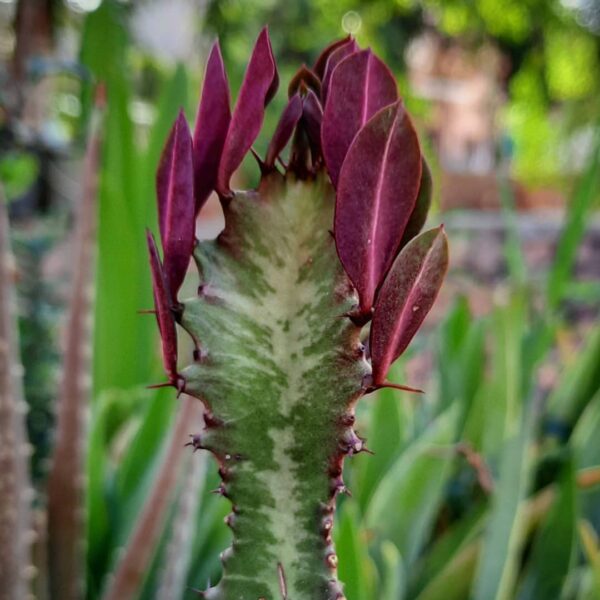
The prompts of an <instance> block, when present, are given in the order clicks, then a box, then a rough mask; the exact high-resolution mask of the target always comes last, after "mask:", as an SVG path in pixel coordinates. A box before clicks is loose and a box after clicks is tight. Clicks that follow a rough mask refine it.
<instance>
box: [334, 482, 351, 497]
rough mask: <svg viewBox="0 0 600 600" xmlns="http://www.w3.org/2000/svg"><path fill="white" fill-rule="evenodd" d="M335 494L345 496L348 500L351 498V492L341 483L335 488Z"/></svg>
mask: <svg viewBox="0 0 600 600" xmlns="http://www.w3.org/2000/svg"><path fill="white" fill-rule="evenodd" d="M335 492H336V494H346V496H348V498H352V492H351V491H350V490H349V489H348V488H347V487H346V486H345V485H344V484H343V483H342V484H340V485H337V486H336V488H335Z"/></svg>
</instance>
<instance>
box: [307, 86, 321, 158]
mask: <svg viewBox="0 0 600 600" xmlns="http://www.w3.org/2000/svg"><path fill="white" fill-rule="evenodd" d="M322 121H323V108H322V107H321V103H320V102H319V99H318V98H317V95H316V94H315V93H314V92H313V91H312V90H308V93H307V94H306V96H305V97H304V102H303V106H302V125H303V127H304V130H305V131H306V135H307V136H308V141H309V143H310V148H311V152H312V154H313V161H314V160H315V159H316V157H318V156H321V122H322Z"/></svg>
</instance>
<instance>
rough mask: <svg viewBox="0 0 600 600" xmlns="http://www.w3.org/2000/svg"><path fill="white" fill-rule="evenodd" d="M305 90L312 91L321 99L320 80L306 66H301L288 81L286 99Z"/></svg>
mask: <svg viewBox="0 0 600 600" xmlns="http://www.w3.org/2000/svg"><path fill="white" fill-rule="evenodd" d="M306 90H312V91H313V92H314V93H315V94H317V96H318V97H321V80H320V79H319V77H318V76H317V75H316V74H315V73H314V72H313V71H311V70H310V69H309V68H308V67H307V66H306V65H302V66H301V67H300V68H299V69H298V70H297V71H296V74H295V75H294V76H293V77H292V79H291V80H290V83H289V85H288V98H291V97H292V96H293V95H294V94H297V93H298V92H303V91H306Z"/></svg>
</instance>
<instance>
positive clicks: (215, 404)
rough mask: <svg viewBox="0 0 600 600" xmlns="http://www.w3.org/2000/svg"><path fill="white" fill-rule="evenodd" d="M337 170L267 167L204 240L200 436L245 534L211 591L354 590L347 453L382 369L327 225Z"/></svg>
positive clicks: (189, 317) (306, 594) (190, 376)
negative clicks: (274, 170) (349, 574)
mask: <svg viewBox="0 0 600 600" xmlns="http://www.w3.org/2000/svg"><path fill="white" fill-rule="evenodd" d="M332 212H333V199H332V190H331V188H330V186H329V185H328V184H326V183H325V182H321V181H317V182H310V183H303V182H297V181H295V180H294V179H293V178H288V179H287V180H283V178H282V177H281V176H280V175H278V174H274V175H272V176H269V177H267V178H265V179H263V182H262V184H261V186H260V189H259V191H258V192H249V193H239V194H237V195H236V196H235V197H234V198H233V200H231V202H230V203H229V204H228V205H227V206H226V208H225V219H226V228H225V230H224V232H223V233H222V234H221V235H220V236H219V238H218V239H217V240H216V241H214V242H203V243H202V244H200V245H199V246H198V247H197V249H196V252H195V259H196V262H197V264H198V268H199V271H200V274H201V280H202V286H201V288H200V294H199V296H198V297H197V298H194V299H192V300H190V301H188V302H185V303H184V306H183V313H182V318H181V323H182V325H183V327H184V328H185V329H186V330H187V331H188V332H189V333H190V334H191V335H192V337H193V338H194V339H195V340H196V341H197V343H198V347H199V351H198V352H197V353H196V358H197V360H196V361H195V362H194V364H193V365H191V366H190V367H188V368H187V369H185V370H184V371H183V372H182V376H183V377H184V379H185V380H186V391H187V392H188V393H192V394H194V395H196V396H198V397H200V398H201V399H202V400H203V401H204V402H205V404H206V406H207V407H208V410H209V413H208V415H207V417H206V422H207V428H206V431H205V432H204V433H203V434H201V435H200V436H199V437H198V439H197V443H198V445H199V446H201V447H203V448H207V449H209V450H210V451H212V452H213V453H214V454H215V456H216V457H217V460H218V461H219V464H220V474H221V476H222V479H223V484H222V493H223V495H225V496H226V497H227V498H229V499H230V500H231V502H232V504H233V512H232V513H231V515H230V516H229V517H228V519H227V521H228V525H229V526H230V527H231V529H232V531H233V534H234V538H233V543H232V546H231V548H229V549H228V550H227V551H226V552H225V553H224V555H223V564H224V574H223V578H222V580H221V582H220V583H219V585H218V586H217V587H216V588H212V589H211V590H209V591H208V592H206V598H209V599H224V600H233V599H234V598H235V599H240V598H243V599H246V598H247V599H248V600H250V599H252V600H257V599H259V598H264V599H265V600H276V599H281V598H293V599H294V600H303V599H306V600H309V599H310V600H319V599H323V600H333V599H337V598H342V597H343V594H342V592H341V587H340V585H339V583H338V582H337V579H336V575H335V574H336V566H337V558H336V556H335V551H334V549H333V544H332V542H331V528H332V524H333V511H334V507H335V497H336V495H337V493H339V492H340V491H343V490H344V485H343V481H342V462H343V458H344V457H345V456H346V455H347V454H351V453H354V452H356V451H360V449H361V448H362V442H361V440H360V439H359V438H358V437H357V436H356V434H355V433H354V431H353V429H352V425H353V423H354V415H353V410H354V404H355V403H356V401H357V400H358V398H359V397H360V396H361V395H362V394H363V393H364V387H363V380H364V378H365V377H366V376H367V375H368V374H369V373H370V367H369V365H368V363H367V362H366V360H365V357H364V348H363V346H362V344H361V342H360V327H358V326H356V325H355V324H353V323H352V321H351V320H350V319H348V318H346V317H345V316H344V315H345V313H347V312H348V311H349V310H351V309H352V308H353V307H354V306H355V305H356V303H357V299H356V297H355V295H354V292H353V290H352V288H351V286H350V285H349V284H348V282H347V280H346V277H345V275H344V273H343V271H342V269H341V266H340V264H339V260H338V258H337V255H336V253H335V248H334V244H333V240H332V238H331V235H330V234H329V229H330V228H331V223H332Z"/></svg>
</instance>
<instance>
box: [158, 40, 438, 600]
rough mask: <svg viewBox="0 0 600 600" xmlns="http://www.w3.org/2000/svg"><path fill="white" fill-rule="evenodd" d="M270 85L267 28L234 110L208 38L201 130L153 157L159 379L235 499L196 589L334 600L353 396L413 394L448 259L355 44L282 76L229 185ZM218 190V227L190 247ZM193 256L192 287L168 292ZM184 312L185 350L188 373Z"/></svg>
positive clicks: (409, 144)
mask: <svg viewBox="0 0 600 600" xmlns="http://www.w3.org/2000/svg"><path fill="white" fill-rule="evenodd" d="M277 86H278V75H277V70H276V66H275V61H274V58H273V54H272V50H271V46H270V42H269V38H268V34H267V31H266V29H265V30H263V31H262V32H261V34H260V36H259V38H258V40H257V42H256V45H255V48H254V50H253V53H252V56H251V58H250V61H249V64H248V67H247V71H246V75H245V78H244V81H243V84H242V87H241V89H240V93H239V97H238V100H237V103H236V105H235V108H234V110H233V111H231V110H230V104H229V89H228V83H227V78H226V74H225V69H224V66H223V61H222V58H221V54H220V50H219V46H218V44H215V45H214V46H213V48H212V51H211V54H210V57H209V60H208V64H207V71H206V76H205V81H204V88H203V92H202V98H201V101H200V106H199V112H198V116H197V121H196V127H195V131H194V133H193V136H192V135H191V133H190V130H189V128H188V125H187V123H186V121H185V117H184V116H183V115H182V114H180V115H179V117H178V118H177V120H176V122H175V124H174V126H173V129H172V131H171V134H170V136H169V138H168V140H167V143H166V146H165V149H164V153H163V156H162V158H161V162H160V165H159V168H158V173H157V196H158V211H159V229H160V238H161V241H162V249H163V256H162V259H161V257H160V255H159V251H158V249H157V246H156V244H155V241H154V238H153V237H152V235H151V234H148V244H149V251H150V264H151V272H152V277H153V284H154V301H155V309H156V316H157V321H158V326H159V329H160V333H161V338H162V354H163V361H164V367H165V370H166V373H167V375H168V382H167V383H166V384H161V385H172V386H174V387H176V388H177V389H178V390H179V391H185V392H186V393H187V394H191V395H193V396H196V397H198V398H199V399H200V400H202V402H203V403H204V405H205V408H206V413H205V425H206V427H205V430H204V431H202V432H201V433H198V434H196V435H194V436H193V437H192V441H191V445H193V446H194V448H202V449H207V450H209V451H210V452H212V453H213V454H214V456H215V457H216V459H217V461H218V463H219V466H220V470H219V472H220V475H221V478H222V483H221V486H220V488H219V492H220V493H221V494H222V495H223V496H225V497H226V498H228V499H229V500H230V501H231V503H232V505H233V510H232V513H231V514H230V515H229V517H228V518H227V524H228V525H229V527H230V528H231V529H232V531H233V536H234V537H233V542H232V545H231V547H230V548H229V549H228V550H227V551H225V552H224V554H223V557H222V558H223V567H224V570H223V577H222V579H221V581H220V582H219V584H218V585H217V586H216V587H212V588H210V589H209V590H207V591H205V592H203V597H205V598H207V599H223V600H233V599H234V598H236V599H238V598H243V599H246V598H247V599H252V600H257V599H260V598H264V599H269V600H275V599H280V598H284V599H285V598H292V599H293V600H302V599H307V600H308V599H310V600H316V599H328V600H329V599H331V600H333V599H337V598H343V593H342V588H341V585H340V583H339V582H338V581H337V579H336V565H337V557H336V554H335V550H334V548H333V544H332V537H331V535H332V525H333V513H334V509H335V498H336V495H337V494H338V493H340V492H344V491H345V489H346V488H345V486H344V482H343V479H342V465H343V460H344V458H345V457H346V456H351V455H353V454H356V453H358V452H361V451H363V450H365V445H364V440H363V439H361V438H360V437H359V436H358V435H357V434H356V432H355V431H354V429H353V424H354V407H355V405H356V402H357V401H358V400H359V399H360V398H361V397H362V396H364V395H365V394H368V393H370V392H373V391H375V390H377V389H379V388H381V387H387V386H391V387H399V388H401V389H408V390H410V388H407V387H404V386H402V385H399V384H396V383H390V382H388V381H387V379H386V377H387V372H388V369H389V367H390V365H391V364H392V362H393V361H394V360H395V359H396V358H397V357H398V356H399V355H400V354H402V352H404V350H405V349H406V347H407V345H408V344H409V342H410V340H411V339H412V337H413V336H414V334H415V333H416V331H417V329H418V328H419V326H420V325H421V323H422V322H423V319H424V318H425V316H426V314H427V313H428V311H429V309H430V308H431V306H432V304H433V302H434V300H435V297H436V295H437V292H438V290H439V288H440V285H441V283H442V279H443V277H444V274H445V271H446V268H447V262H448V250H447V241H446V236H445V233H444V231H443V228H441V227H440V228H437V229H433V230H431V231H426V232H425V233H422V234H419V231H420V229H421V227H422V226H423V223H424V221H425V217H426V213H427V209H428V207H429V201H430V193H431V180H430V174H429V171H428V169H427V166H426V164H425V162H424V160H423V158H422V156H421V151H420V147H419V142H418V139H417V135H416V132H415V130H414V128H413V125H412V123H411V121H410V118H409V117H408V115H407V113H406V110H405V108H404V106H403V104H402V101H401V100H400V99H399V98H398V93H397V88H396V83H395V81H394V79H393V77H392V75H391V73H390V71H389V70H388V68H387V67H386V66H385V65H384V64H383V63H382V62H381V60H380V59H378V58H377V56H375V55H374V54H373V53H372V52H371V51H370V50H361V49H360V48H358V46H357V44H356V43H355V41H354V40H352V39H350V38H347V39H344V40H340V41H338V42H335V43H334V44H332V45H331V46H329V47H328V48H326V49H325V50H324V51H323V53H322V54H321V55H320V57H319V58H318V60H317V62H316V64H315V65H314V67H313V68H312V69H309V68H307V67H305V66H303V67H302V68H301V69H300V70H299V71H298V73H297V74H296V76H295V77H294V78H293V79H292V81H291V83H290V85H289V90H288V92H289V101H288V103H287V106H286V107H285V109H284V111H283V113H282V115H281V119H280V121H279V123H278V125H277V128H276V130H275V132H274V134H273V137H272V139H271V141H270V144H269V147H268V150H267V153H266V156H265V158H264V159H262V158H259V157H258V156H257V155H256V153H254V152H253V153H254V154H255V158H256V159H257V161H258V163H259V166H260V170H261V180H260V184H259V185H258V188H257V189H255V190H250V191H237V190H235V191H234V190H233V189H232V188H231V185H230V180H231V177H232V174H233V173H234V172H235V171H236V170H237V169H238V167H239V166H240V164H241V163H242V160H243V159H244V157H245V155H246V154H247V153H248V152H250V151H252V144H253V143H254V141H255V139H256V137H257V135H258V134H259V131H260V128H261V125H262V122H263V116H264V111H265V107H266V105H267V104H268V103H269V101H270V100H271V98H272V97H273V95H274V94H275V92H276V90H277ZM290 141H291V149H290V152H289V159H288V160H287V162H284V160H283V159H282V158H281V154H282V152H283V151H284V149H285V148H286V146H287V145H288V143H289V142H290ZM277 165H279V166H281V167H282V170H280V168H278V166H277ZM213 190H216V192H217V193H218V195H219V197H220V200H221V204H222V207H223V211H224V214H225V228H224V230H223V231H222V233H221V234H220V235H219V236H218V237H217V239H216V240H214V241H206V242H195V237H194V222H195V217H196V215H197V213H198V211H199V210H200V209H201V208H202V206H203V205H204V203H205V202H206V199H207V198H208V196H209V194H210V193H211V192H212V191H213ZM192 256H193V257H194V261H195V263H196V266H197V269H198V272H199V276H200V279H199V286H198V293H197V295H196V296H195V297H193V298H190V299H186V300H179V299H178V298H177V294H178V292H179V288H180V286H181V284H182V282H183V279H184V277H185V274H186V271H187V268H188V263H189V261H190V258H191V257H192ZM176 323H177V324H179V325H180V326H181V327H182V328H183V329H184V330H185V331H186V332H187V333H188V334H189V335H190V336H191V338H192V340H193V342H194V345H195V350H194V353H193V360H191V364H190V365H189V366H186V367H185V368H181V367H180V366H179V365H178V360H177V359H178V356H177V332H176ZM368 324H370V330H369V332H368V335H367V327H366V326H367V325H368Z"/></svg>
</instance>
